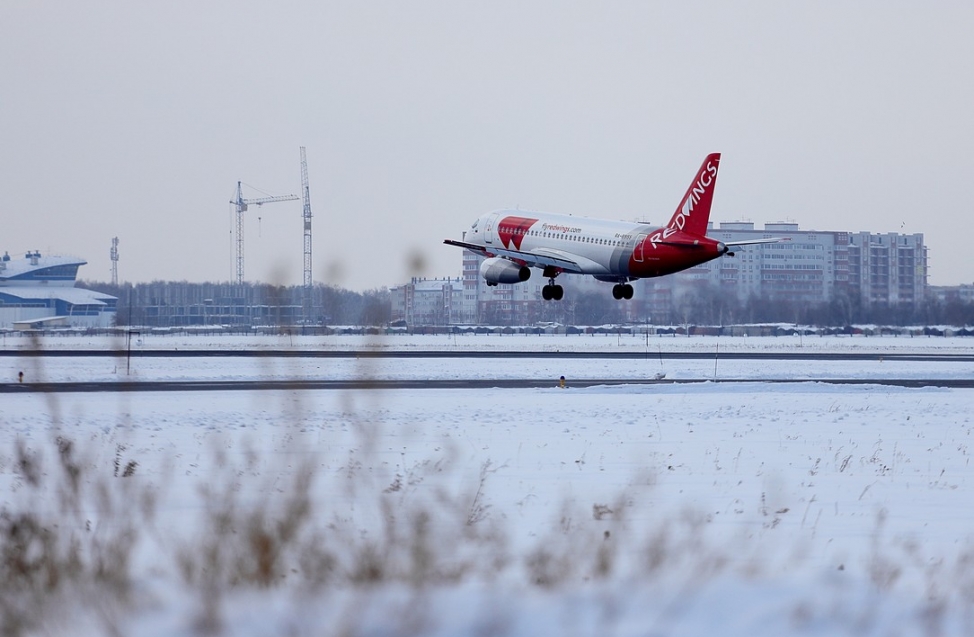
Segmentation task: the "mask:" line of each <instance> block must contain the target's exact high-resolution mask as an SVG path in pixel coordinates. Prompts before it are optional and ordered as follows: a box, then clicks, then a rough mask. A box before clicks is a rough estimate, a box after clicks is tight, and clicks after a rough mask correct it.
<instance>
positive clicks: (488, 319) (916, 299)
mask: <svg viewBox="0 0 974 637" xmlns="http://www.w3.org/2000/svg"><path fill="white" fill-rule="evenodd" d="M707 234H708V236H711V237H714V238H715V239H719V240H721V241H725V242H732V241H743V240H748V239H763V238H772V237H780V238H782V239H784V240H783V241H780V242H778V243H769V244H758V245H752V246H746V247H742V248H739V249H738V250H737V251H736V254H735V256H733V257H731V256H730V255H728V256H725V257H722V258H720V259H715V260H713V261H710V262H708V263H704V264H702V265H700V266H697V267H695V268H690V269H689V270H685V271H683V272H679V273H677V274H674V275H670V276H665V277H659V278H654V279H642V280H640V281H638V282H637V283H636V284H635V286H636V289H637V295H636V298H635V299H633V300H632V301H621V302H618V303H620V304H621V306H620V309H621V313H620V314H621V316H622V318H623V320H628V321H643V320H652V321H657V322H670V321H673V320H676V318H675V314H674V308H675V307H676V306H677V305H678V301H679V298H680V297H681V295H684V294H685V293H686V292H687V291H692V290H693V289H699V288H707V287H709V288H714V289H717V290H720V292H721V293H722V294H732V295H734V296H735V297H736V298H737V299H739V300H742V301H743V300H747V299H749V298H763V299H767V300H769V301H790V302H796V303H808V304H814V303H823V302H827V301H829V300H830V299H832V298H833V296H834V295H835V294H836V292H837V291H840V290H841V291H844V292H845V293H846V294H848V295H852V296H856V297H858V298H859V299H860V300H861V302H862V303H863V304H871V303H889V304H901V303H911V304H914V305H916V304H918V303H920V302H921V301H922V300H923V298H924V295H925V293H926V287H927V248H926V246H925V245H924V243H923V235H922V234H910V235H901V234H898V233H886V234H873V233H869V232H857V233H850V232H838V231H825V232H822V231H816V230H802V229H800V228H799V226H798V224H797V223H790V222H789V223H768V224H765V225H764V227H763V228H760V229H758V228H755V226H754V223H752V222H731V223H721V224H720V225H719V227H716V228H715V227H714V226H713V224H711V225H710V227H709V229H708V233H707ZM481 261H482V258H481V257H479V256H477V255H475V254H473V253H471V252H467V251H464V252H463V276H462V289H463V293H462V301H461V302H462V304H463V309H462V310H461V311H460V312H459V313H458V314H457V319H458V320H457V321H456V322H457V323H493V324H522V325H523V324H530V323H532V322H535V321H537V320H543V318H544V316H545V314H546V311H545V308H546V307H548V306H547V305H546V303H548V304H550V303H551V302H545V301H542V300H541V287H542V285H543V284H544V282H545V281H544V280H543V279H542V278H541V277H540V276H538V273H537V272H536V273H535V276H532V278H531V279H529V280H528V281H526V282H524V283H519V284H516V285H498V286H493V287H491V286H488V285H487V283H486V282H485V281H484V280H483V278H482V277H481V276H480V263H481ZM559 282H560V283H563V284H564V285H565V287H566V290H567V293H566V301H567V300H570V299H571V295H572V294H577V293H578V292H579V291H589V290H593V291H597V290H606V293H608V288H607V287H606V285H605V284H602V283H599V282H597V281H594V280H593V279H591V278H590V277H580V276H574V275H564V276H563V277H562V278H560V279H559ZM407 322H408V319H407ZM414 324H415V323H414Z"/></svg>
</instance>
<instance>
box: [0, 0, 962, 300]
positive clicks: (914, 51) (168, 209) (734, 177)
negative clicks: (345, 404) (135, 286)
mask: <svg viewBox="0 0 974 637" xmlns="http://www.w3.org/2000/svg"><path fill="white" fill-rule="evenodd" d="M972 34H974V3H972V2H969V1H968V0H965V1H957V2H950V1H940V2H931V3H922V2H890V1H887V0H883V1H876V2H815V3H811V2H809V3H803V4H800V3H792V2H788V3H783V2H778V1H771V2H734V3H728V2H670V3H651V2H586V3H574V2H561V1H559V2H526V1H524V0H518V1H513V2H498V1H494V0H491V1H490V2H351V1H349V2H339V3H336V2H321V1H317V0H315V1H312V0H308V1H304V2H283V3H276V2H275V3H271V2H257V1H239V0H238V1H234V2H210V1H208V2H198V1H196V0H193V1H191V2H179V1H172V0H167V1H166V2H155V3H148V2H122V1H119V2H99V1H96V0H86V1H85V2H41V1H30V2H28V1H19V0H6V1H5V2H3V3H0V221H2V231H0V251H3V250H7V251H9V252H10V253H11V255H17V256H22V255H20V254H19V253H23V252H25V251H27V250H32V249H39V250H41V251H42V252H45V251H46V252H50V253H57V254H72V255H77V256H81V257H83V258H85V259H87V260H88V265H87V266H85V267H84V268H82V269H81V272H80V275H79V276H80V277H81V278H84V279H87V280H95V281H107V280H109V279H110V261H109V249H110V247H111V238H112V237H115V236H117V237H118V238H119V241H120V244H119V251H120V254H121V257H120V261H119V278H120V279H121V280H122V281H131V282H137V281H150V280H184V279H185V280H189V281H227V280H231V279H233V277H234V262H233V255H234V244H233V235H232V214H231V210H232V208H231V206H230V204H229V200H230V199H231V198H232V197H233V195H234V192H235V189H236V183H237V181H238V180H242V181H243V182H244V183H245V184H250V185H252V186H253V187H254V188H255V189H247V188H246V187H245V196H248V197H260V196H264V195H265V194H272V195H280V194H291V193H294V194H300V190H301V178H300V161H299V159H300V156H299V147H300V146H305V147H306V148H307V154H308V164H309V174H310V184H311V203H312V209H313V212H314V278H315V280H316V281H324V282H328V283H333V284H338V285H342V286H345V287H348V288H351V289H357V290H364V289H370V288H376V287H383V286H393V285H397V284H400V283H402V282H404V281H406V280H408V277H409V276H410V275H417V274H418V275H422V276H429V277H434V276H458V275H459V274H460V261H461V254H460V252H461V251H460V250H459V249H457V248H451V247H449V246H445V245H443V244H442V240H443V239H444V238H447V237H450V238H457V239H459V238H460V235H461V233H462V232H463V231H464V230H465V229H466V228H467V227H469V225H470V223H471V222H472V221H473V219H474V218H475V217H477V216H478V215H480V214H482V213H484V212H486V211H488V210H491V209H495V208H501V207H506V206H515V205H519V206H520V207H521V208H522V209H534V210H544V211H550V212H565V213H571V214H574V215H589V216H596V217H605V218H612V219H643V220H650V221H653V222H656V223H663V222H665V221H666V220H667V219H668V218H669V216H670V214H671V213H672V212H673V210H674V208H675V207H676V205H677V203H678V199H679V197H680V196H681V195H682V194H683V192H684V191H685V189H686V187H687V185H688V184H689V181H690V179H691V178H692V177H693V175H694V171H696V169H697V168H698V166H699V164H700V162H701V161H702V160H703V158H704V156H705V155H706V154H707V153H710V152H721V153H723V158H722V161H721V170H720V177H719V180H718V184H717V191H716V195H715V198H714V209H713V215H712V217H711V219H712V220H713V221H715V222H720V221H735V220H741V219H744V220H751V221H754V222H755V223H756V224H758V225H759V227H760V225H761V224H764V223H765V222H775V221H784V220H788V221H795V222H798V223H799V224H800V225H801V227H802V228H803V229H816V230H846V231H853V232H856V231H864V230H868V231H873V232H908V233H913V232H922V233H923V234H924V235H925V240H926V243H927V245H928V246H929V251H930V262H929V263H930V279H929V280H930V283H932V284H935V285H938V284H939V285H948V284H957V283H971V282H974V257H972V251H971V244H972V241H974V205H972V184H974V180H972V175H974V123H972V118H974V35H972ZM301 209H302V206H301V202H300V201H296V202H289V203H277V204H270V205H266V206H264V207H262V208H256V207H253V208H251V209H250V210H249V211H248V212H247V213H246V233H245V239H246V273H245V274H246V279H248V280H252V281H258V280H259V281H266V282H279V283H285V284H300V283H301V281H302V267H303V266H302V264H303V257H302V251H303V243H302V241H303V240H302V231H303V227H302V222H301Z"/></svg>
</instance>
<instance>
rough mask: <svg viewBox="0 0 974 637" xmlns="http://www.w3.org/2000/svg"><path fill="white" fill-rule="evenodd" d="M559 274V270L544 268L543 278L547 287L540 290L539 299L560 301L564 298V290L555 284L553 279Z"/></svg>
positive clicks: (549, 266) (549, 267)
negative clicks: (546, 281)
mask: <svg viewBox="0 0 974 637" xmlns="http://www.w3.org/2000/svg"><path fill="white" fill-rule="evenodd" d="M559 274H561V269H559V268H556V267H554V266H551V265H547V266H545V269H544V274H543V276H545V277H547V278H548V285H546V286H544V287H543V288H541V298H543V299H544V300H545V301H560V300H562V299H563V298H565V288H563V287H561V286H560V285H557V284H555V277H556V276H558V275H559Z"/></svg>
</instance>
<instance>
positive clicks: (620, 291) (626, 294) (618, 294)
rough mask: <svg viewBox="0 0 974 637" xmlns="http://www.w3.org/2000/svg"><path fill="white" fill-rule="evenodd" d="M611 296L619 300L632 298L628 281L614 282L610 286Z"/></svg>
mask: <svg viewBox="0 0 974 637" xmlns="http://www.w3.org/2000/svg"><path fill="white" fill-rule="evenodd" d="M612 298H614V299H615V300H617V301H619V300H622V299H631V298H632V286H631V285H629V284H628V283H616V284H615V285H613V286H612Z"/></svg>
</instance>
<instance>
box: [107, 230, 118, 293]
mask: <svg viewBox="0 0 974 637" xmlns="http://www.w3.org/2000/svg"><path fill="white" fill-rule="evenodd" d="M108 255H109V256H110V257H111V259H112V285H113V286H118V237H113V238H112V250H111V252H109V253H108Z"/></svg>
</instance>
